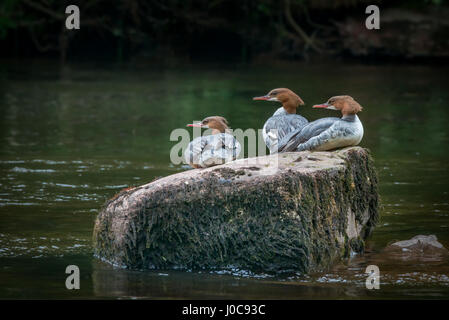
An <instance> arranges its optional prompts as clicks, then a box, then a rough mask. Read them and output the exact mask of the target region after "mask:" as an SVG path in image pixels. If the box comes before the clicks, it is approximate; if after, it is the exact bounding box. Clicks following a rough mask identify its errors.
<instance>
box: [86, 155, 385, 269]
mask: <svg viewBox="0 0 449 320" xmlns="http://www.w3.org/2000/svg"><path fill="white" fill-rule="evenodd" d="M377 218H378V192H377V176H376V173H375V170H374V166H373V161H372V159H371V157H370V155H369V152H368V151H367V150H366V149H363V148H360V147H351V148H346V149H342V150H338V151H334V152H309V151H304V152H292V153H282V154H274V155H269V156H264V157H258V158H251V159H240V160H236V161H233V162H230V163H227V164H224V165H220V166H216V167H212V168H207V169H194V170H189V171H185V172H181V173H178V174H174V175H171V176H168V177H165V178H161V179H159V180H156V181H153V182H151V183H148V184H146V185H143V186H140V187H136V188H133V189H128V190H124V191H122V192H121V193H119V194H118V195H116V196H115V197H114V198H113V199H111V200H110V201H108V202H107V203H106V204H105V206H104V207H103V209H102V210H101V211H100V213H99V214H98V217H97V219H96V222H95V228H94V237H93V239H94V251H95V255H96V256H97V257H98V258H100V259H102V260H104V261H107V262H110V263H112V264H115V265H119V266H122V267H127V268H132V269H156V268H157V269H226V268H238V269H245V270H251V271H255V272H301V273H306V272H311V271H318V270H322V269H325V268H328V267H329V266H330V265H331V264H332V263H333V262H334V261H335V260H338V259H340V258H342V257H348V256H349V255H350V252H351V251H355V252H361V251H363V248H364V239H366V237H368V235H369V234H370V232H371V231H372V229H373V228H374V226H375V223H376V221H377Z"/></svg>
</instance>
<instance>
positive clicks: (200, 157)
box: [184, 116, 241, 168]
mask: <svg viewBox="0 0 449 320" xmlns="http://www.w3.org/2000/svg"><path fill="white" fill-rule="evenodd" d="M187 126H188V127H199V128H206V129H212V134H211V135H208V136H201V137H198V138H196V139H194V140H193V141H191V142H190V143H189V145H188V146H187V149H186V150H185V152H184V158H185V160H186V162H187V163H188V164H189V165H191V166H192V167H193V168H206V167H212V166H215V165H219V164H223V163H226V162H229V161H232V160H235V159H236V158H237V157H238V155H239V154H240V150H241V146H240V143H239V142H238V141H237V139H235V137H234V136H233V135H231V134H229V133H227V132H226V131H227V130H229V127H228V121H227V120H226V119H225V118H223V117H220V116H213V117H207V118H205V119H204V120H203V121H201V123H193V124H188V125H187Z"/></svg>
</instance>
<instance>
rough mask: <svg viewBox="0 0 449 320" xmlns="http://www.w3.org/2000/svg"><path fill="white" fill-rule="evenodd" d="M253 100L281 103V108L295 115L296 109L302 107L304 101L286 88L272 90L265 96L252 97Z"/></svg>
mask: <svg viewBox="0 0 449 320" xmlns="http://www.w3.org/2000/svg"><path fill="white" fill-rule="evenodd" d="M253 100H265V101H278V102H280V103H282V106H283V107H284V109H285V111H287V112H288V113H296V108H298V107H299V106H302V105H304V101H302V99H301V98H300V97H299V96H298V95H297V94H296V93H294V92H293V91H292V90H290V89H287V88H277V89H273V90H271V91H270V92H268V94H267V95H265V96H261V97H254V98H253Z"/></svg>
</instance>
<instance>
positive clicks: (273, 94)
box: [271, 91, 279, 96]
mask: <svg viewBox="0 0 449 320" xmlns="http://www.w3.org/2000/svg"><path fill="white" fill-rule="evenodd" d="M278 93H279V92H277V91H274V92H272V93H271V95H272V96H275V95H277V94H278Z"/></svg>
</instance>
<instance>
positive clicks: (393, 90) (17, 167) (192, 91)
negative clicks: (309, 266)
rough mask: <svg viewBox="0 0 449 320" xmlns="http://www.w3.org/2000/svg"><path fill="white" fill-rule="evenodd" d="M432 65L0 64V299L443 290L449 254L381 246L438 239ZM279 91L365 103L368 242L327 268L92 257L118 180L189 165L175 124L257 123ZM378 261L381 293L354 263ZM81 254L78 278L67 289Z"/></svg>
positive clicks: (439, 145) (437, 83)
mask: <svg viewBox="0 0 449 320" xmlns="http://www.w3.org/2000/svg"><path fill="white" fill-rule="evenodd" d="M447 71H448V69H447V68H442V67H430V66H393V65H385V66H369V65H353V64H351V65H347V64H343V63H342V64H340V65H332V66H329V65H301V64H297V65H289V66H273V67H266V66H264V67H252V68H250V67H238V68H237V67H235V68H223V67H222V68H209V67H195V68H193V67H192V68H185V69H177V70H173V69H169V70H162V69H151V68H148V67H142V68H136V69H127V68H117V67H110V66H109V67H107V66H100V67H98V66H92V65H79V66H76V67H72V68H71V69H66V70H64V72H60V71H58V70H57V69H55V68H54V67H53V66H52V65H50V64H46V63H45V62H42V61H37V62H30V63H26V64H23V63H22V64H18V63H2V64H1V67H0V110H1V113H0V299H4V298H7V299H8V298H25V299H26V298H40V299H56V298H62V299H72V298H74V299H79V298H84V299H85V298H87V299H90V298H125V299H127V298H132V299H134V298H137V299H140V298H154V299H167V298H177V299H178V298H192V299H198V298H199V299H202V298H212V299H213V298H224V299H227V298H235V299H240V298H244V299H366V298H372V299H402V298H429V299H433V298H444V299H447V298H449V262H448V261H447V260H444V259H426V260H422V259H421V260H416V261H409V260H404V259H398V258H396V259H391V257H388V256H386V255H385V254H384V253H383V252H382V249H383V248H384V247H385V246H386V245H387V244H388V243H391V242H393V241H398V240H405V239H409V238H411V237H413V236H415V235H418V234H434V235H436V236H437V237H438V240H439V241H440V242H441V243H442V244H443V245H444V246H445V247H447V248H449V194H448V193H449V164H448V157H449V148H448V144H449V126H448V123H449V91H448V89H449V82H448V81H447ZM283 86H285V87H289V88H291V89H292V90H294V91H295V92H297V93H298V94H299V95H300V96H301V97H302V99H303V100H304V101H305V102H306V106H304V107H301V108H300V109H299V112H300V113H301V114H303V115H304V116H305V117H307V118H308V119H309V120H315V119H317V118H320V117H326V116H334V115H335V113H334V112H333V111H331V110H316V109H312V108H311V105H313V104H315V103H319V102H325V101H326V100H327V98H328V97H330V96H332V95H337V94H350V95H352V96H353V97H354V98H356V100H358V101H359V102H360V103H361V104H362V106H363V107H364V110H363V112H362V113H360V119H361V121H362V122H363V125H364V128H365V136H364V138H363V140H362V142H361V146H363V147H366V148H369V149H370V150H371V152H372V155H373V157H374V159H375V165H376V168H377V171H378V175H379V181H380V194H381V200H382V207H381V219H380V222H379V224H378V226H377V228H376V229H375V231H374V233H373V234H372V236H371V237H370V239H369V241H368V242H367V251H366V253H365V254H364V255H362V256H355V257H352V258H351V259H349V260H347V261H342V262H341V263H339V264H337V265H335V267H333V268H332V269H331V270H329V271H328V272H323V273H318V274H310V275H307V276H304V275H299V274H298V275H290V276H288V277H276V276H270V275H265V274H251V273H248V272H245V271H241V270H235V271H222V272H213V273H211V272H206V271H202V272H180V271H171V270H158V271H145V272H142V271H129V270H124V269H118V268H114V267H112V266H110V265H108V264H105V263H103V262H100V261H98V260H97V259H95V258H94V257H93V254H92V246H91V239H92V230H93V224H94V221H95V217H96V215H97V213H98V210H99V208H100V207H101V206H102V204H103V203H104V202H105V201H106V200H107V199H109V198H111V197H112V196H114V195H115V194H116V193H117V192H119V191H120V190H121V189H123V188H125V187H128V186H135V185H140V184H144V183H147V182H149V181H151V180H153V179H154V178H156V177H161V176H166V175H169V174H172V173H176V172H180V171H183V170H186V169H187V168H186V167H185V166H182V165H173V164H171V162H170V158H169V152H170V148H171V147H172V146H173V145H174V144H175V143H176V142H172V141H170V139H169V136H170V133H171V131H172V130H173V129H175V128H184V127H185V125H186V124H187V123H191V122H192V121H193V120H201V119H202V118H204V117H206V116H210V115H222V116H224V117H226V118H227V119H228V120H229V122H230V124H231V127H232V128H234V129H236V128H241V129H243V130H245V129H248V128H256V129H257V128H261V127H262V125H263V123H264V121H265V119H267V118H268V117H269V116H270V115H271V114H272V113H273V112H274V110H275V109H276V108H277V107H278V106H277V105H276V104H275V103H271V102H266V103H264V102H260V101H259V102H255V101H252V100H251V98H252V97H253V96H256V95H263V94H265V93H266V92H268V91H269V90H270V89H272V88H276V87H283ZM370 264H375V265H377V266H379V269H380V273H381V284H380V289H379V290H368V289H366V288H365V279H366V277H367V275H366V274H365V268H366V267H367V265H370ZM68 265H77V266H78V267H79V268H80V272H81V289H80V290H67V289H66V288H65V279H66V277H67V276H68V275H67V274H65V268H66V266H68Z"/></svg>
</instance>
